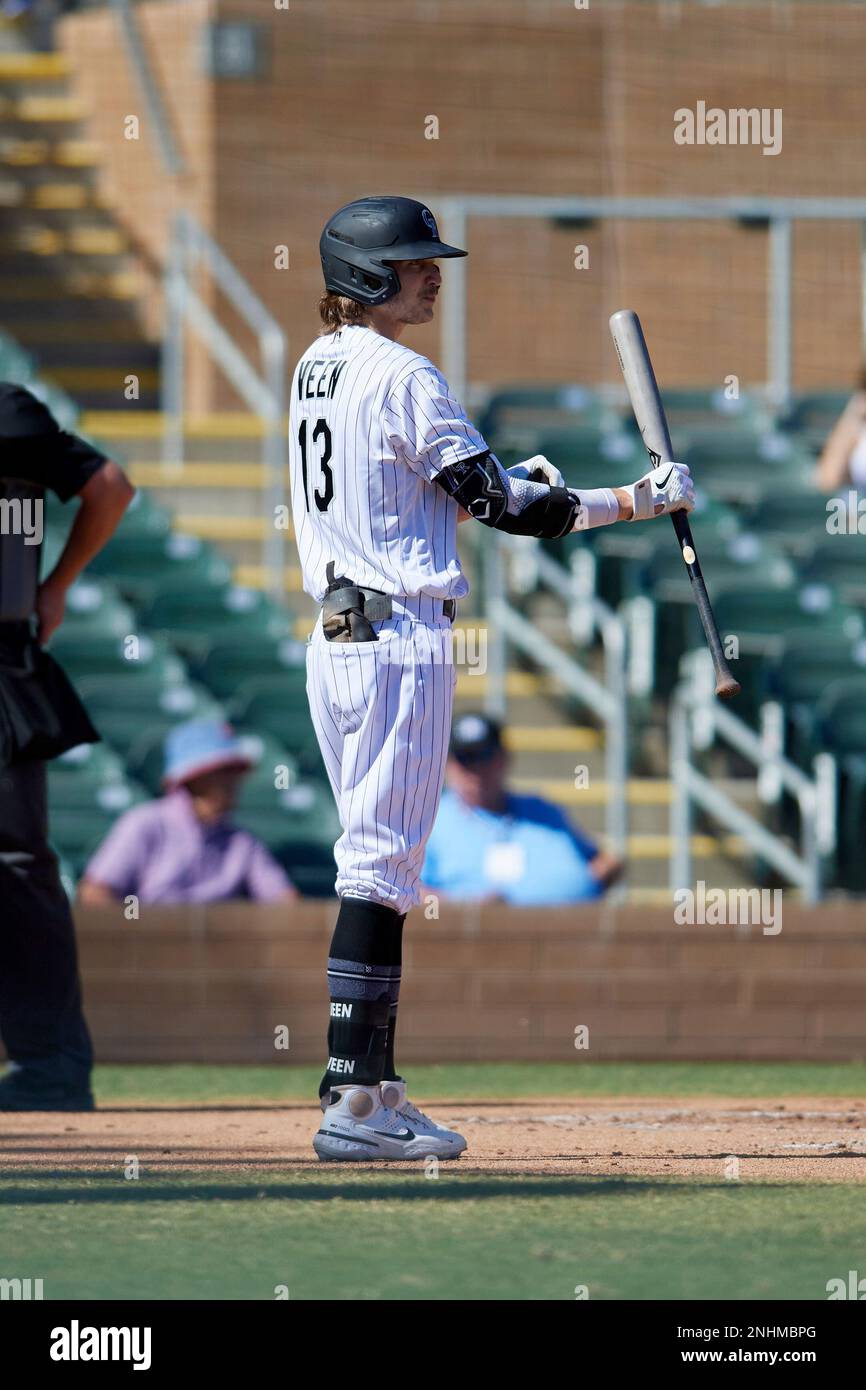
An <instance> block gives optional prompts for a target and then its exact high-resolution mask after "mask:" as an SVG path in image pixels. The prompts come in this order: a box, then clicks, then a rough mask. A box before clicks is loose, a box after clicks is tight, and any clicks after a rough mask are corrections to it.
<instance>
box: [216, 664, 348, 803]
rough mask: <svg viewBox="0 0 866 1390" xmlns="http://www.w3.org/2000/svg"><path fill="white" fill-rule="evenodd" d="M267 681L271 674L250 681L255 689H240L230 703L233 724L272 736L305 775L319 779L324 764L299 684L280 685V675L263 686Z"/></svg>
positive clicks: (243, 729) (242, 730) (244, 730)
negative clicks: (292, 687) (268, 684)
mask: <svg viewBox="0 0 866 1390" xmlns="http://www.w3.org/2000/svg"><path fill="white" fill-rule="evenodd" d="M270 680H271V678H270V677H263V678H261V681H257V682H253V684H254V685H259V687H260V688H259V689H256V691H254V692H253V691H249V692H246V694H243V691H242V692H239V695H238V696H236V699H234V701H232V702H231V705H229V717H231V721H232V724H234V726H235V727H236V728H238V731H239V733H242V734H260V735H263V737H265V735H268V737H271V738H274V739H275V741H277V742H278V744H281V745H282V746H284V748H285V749H286V752H289V753H291V755H292V756H293V758H295V759H296V762H297V766H299V769H300V771H302V773H303V776H304V777H309V778H313V780H317V781H321V780H322V778H324V776H325V773H324V766H322V760H321V753H320V751H318V742H317V739H316V731H314V728H313V723H311V720H310V709H309V705H307V699H306V691H304V689H303V687H302V685H297V687H296V688H295V689H293V691H292V689H291V687H286V685H285V684H282V678H281V677H279V678H278V684H277V685H274V687H270V688H263V687H265V685H267V681H270Z"/></svg>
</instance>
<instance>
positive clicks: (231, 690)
mask: <svg viewBox="0 0 866 1390" xmlns="http://www.w3.org/2000/svg"><path fill="white" fill-rule="evenodd" d="M305 664H306V644H305V643H303V642H299V641H297V640H296V639H295V638H293V637H286V638H283V639H282V640H281V641H277V642H266V641H262V640H261V638H259V637H258V636H251V637H249V638H247V637H243V636H241V635H240V634H238V635H237V636H236V637H233V638H231V639H229V640H226V641H223V640H221V639H220V640H217V641H215V642H212V643H211V645H210V647H209V648H208V650H207V651H206V653H205V654H204V656H203V657H202V658H201V659H200V660H199V661H196V662H194V663H193V667H192V669H193V673H194V675H195V677H196V679H197V680H199V681H201V683H202V685H206V686H207V688H208V690H212V691H213V693H214V694H215V695H217V696H219V698H220V699H228V698H229V697H230V696H233V695H236V694H237V692H238V690H239V689H240V687H241V686H242V685H243V684H244V682H245V681H248V680H251V679H253V678H258V677H260V676H278V675H280V674H281V672H283V671H284V670H286V669H287V668H289V669H291V670H297V669H298V668H303V667H305Z"/></svg>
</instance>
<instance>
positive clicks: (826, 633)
mask: <svg viewBox="0 0 866 1390" xmlns="http://www.w3.org/2000/svg"><path fill="white" fill-rule="evenodd" d="M0 364H5V370H6V373H7V374H12V372H13V371H16V370H17V371H18V372H19V373H20V374H21V376H22V377H24V378H25V379H27V380H28V384H30V385H31V387H34V388H35V389H36V390H37V392H38V393H39V394H42V395H44V396H45V397H46V398H47V399H49V403H50V404H51V405H52V408H53V409H56V410H58V411H59V412H60V413H61V414H62V416H63V419H64V423H67V424H73V423H75V422H76V420H77V419H78V418H79V417H78V413H77V409H76V406H75V404H74V402H73V401H72V400H71V399H70V398H69V397H68V396H66V395H65V394H64V393H63V392H61V391H59V390H58V389H57V388H49V387H46V386H45V384H44V383H42V382H40V381H39V379H38V377H35V376H34V364H33V359H32V358H31V357H30V356H29V354H27V353H25V352H23V351H22V350H21V349H20V348H18V347H17V345H16V344H15V343H14V341H12V340H11V339H8V338H4V339H2V341H0ZM843 403H844V398H843V397H842V396H841V395H840V394H839V393H829V392H825V393H820V394H817V395H816V393H810V394H808V395H805V396H803V397H802V398H799V399H796V400H795V401H794V403H793V405H792V407H791V408H790V409H789V410H788V411H786V412H785V414H784V415H783V416H779V417H778V418H777V417H774V416H773V415H772V414H771V413H770V412H768V411H767V409H766V408H765V407H764V406H763V405H762V404H761V403H760V402H758V401H757V400H755V399H752V398H750V397H748V396H746V397H744V398H743V399H742V400H737V401H733V402H732V401H730V400H728V399H727V397H726V396H725V395H724V393H722V392H719V391H713V390H709V389H707V390H695V389H683V390H680V391H676V390H675V391H671V392H667V393H666V405H667V407H668V413H669V416H670V422H671V430H672V433H673V435H674V439H675V447H676V449H677V452H678V453H679V455H680V456H681V457H682V458H683V459H684V460H685V461H687V462H689V464H690V466H691V467H692V468H693V472H694V475H695V477H696V478H697V480H698V485H699V507H698V510H697V512H696V515H695V518H694V524H695V529H696V533H697V535H698V536H699V538H700V548H701V559H702V565H703V568H704V572H705V575H706V578H707V581H708V584H709V587H710V591H711V594H712V595H713V599H714V605H715V608H716V613H717V617H718V620H719V625H720V629H721V631H722V633H723V636H725V635H729V636H733V637H736V640H737V643H738V657H737V660H738V666H737V674H738V677H739V679H740V680H741V683H742V685H743V694H742V696H741V699H740V701H739V702H738V713H739V714H741V716H743V717H744V718H746V719H748V720H749V721H750V722H753V723H754V722H755V721H756V720H757V719H758V717H759V712H760V708H761V705H762V703H763V702H764V701H766V700H769V699H772V700H775V701H778V702H779V703H781V705H782V706H783V710H784V728H785V744H786V752H787V754H788V755H789V756H790V757H792V758H793V759H794V760H795V761H796V762H798V763H799V765H801V766H802V767H803V768H804V769H806V770H808V769H809V768H810V766H811V760H812V758H813V757H814V756H815V754H816V752H819V751H822V750H823V751H831V752H834V753H835V754H837V755H838V757H839V790H840V796H841V803H840V826H841V828H842V833H840V849H839V857H838V863H837V865H836V866H835V868H836V872H835V880H834V881H835V882H836V884H837V885H838V886H840V887H843V888H851V889H856V888H857V886H858V885H859V884H860V882H861V879H862V878H863V877H864V876H863V872H862V870H860V869H859V865H858V855H857V852H856V842H855V838H854V830H853V827H854V825H855V824H856V818H857V816H858V815H859V813H860V810H861V809H862V808H863V806H864V805H866V771H864V769H866V737H864V740H863V746H862V747H861V746H860V743H859V742H858V741H857V740H858V738H859V731H860V729H861V721H858V717H857V714H856V707H857V699H858V698H859V697H860V696H862V693H863V687H862V686H861V685H858V684H857V679H858V678H860V679H862V674H861V673H864V674H866V667H864V665H863V656H864V651H866V648H864V645H863V640H864V639H863V632H864V623H863V620H864V610H866V582H864V581H863V578H862V572H863V566H862V554H863V541H862V540H861V538H860V536H859V535H852V536H848V537H845V538H844V539H840V537H838V536H830V535H829V534H828V530H827V524H826V523H827V511H826V506H825V499H824V498H823V497H822V495H821V494H820V493H818V492H817V491H816V490H815V489H814V487H813V486H812V484H811V474H812V471H813V468H814V456H815V451H816V448H817V447H818V446H819V445H820V443H821V440H822V439H823V437H824V435H825V434H826V430H827V429H828V428H829V427H830V426H831V425H832V423H833V419H834V418H835V416H834V412H835V411H838V410H839V409H840V408H841V406H842V404H843ZM481 425H482V428H483V429H484V430H485V432H486V437H487V438H488V439H489V440H490V442H491V444H492V446H493V447H494V449H495V450H496V451H497V453H498V455H499V457H500V458H501V459H502V461H503V462H505V463H510V462H512V461H514V459H516V458H518V457H520V458H525V457H527V456H529V455H531V454H533V453H544V454H546V456H547V457H549V458H551V459H552V460H553V461H554V462H556V463H557V464H558V466H559V467H560V468H562V470H563V472H564V473H565V474H566V477H567V479H568V481H569V482H570V483H583V484H584V485H589V486H599V485H602V484H604V483H608V484H609V483H611V482H619V481H621V480H622V479H624V478H626V477H629V476H633V475H635V474H636V473H638V472H639V471H641V469H642V466H643V459H644V454H643V449H642V445H641V442H640V440H639V438H638V437H637V435H636V432H635V430H634V427H633V424H632V419H631V415H630V412H629V411H627V410H626V409H625V408H624V406H623V405H622V404H621V403H620V402H618V401H617V402H615V403H612V402H611V400H610V399H608V398H605V397H602V396H601V395H600V394H598V393H596V392H594V391H592V390H590V389H588V388H586V387H584V386H578V385H571V386H569V385H562V384H560V385H554V386H549V387H539V386H536V385H533V386H526V387H521V386H512V387H508V388H506V389H503V390H502V391H497V392H494V393H493V394H492V395H491V397H490V399H489V400H488V402H487V405H486V408H485V410H484V412H483V415H482V417H481ZM77 427H78V428H79V429H80V428H81V425H80V424H78V425H77ZM112 452H113V453H114V454H115V456H117V453H118V451H117V449H116V448H112ZM210 481H213V480H209V482H210ZM159 497H160V501H157V500H155V497H154V494H153V492H151V491H150V490H149V489H148V488H146V487H145V488H141V489H140V490H139V493H138V495H137V497H136V501H135V504H134V505H133V506H132V507H131V508H130V510H129V513H128V515H127V516H126V517H125V518H124V521H123V522H122V524H121V527H120V530H119V531H118V534H117V536H116V537H115V538H114V540H113V541H112V542H111V543H110V544H109V545H108V546H107V547H106V548H105V550H104V551H103V552H102V553H101V554H100V556H99V557H98V558H97V560H96V561H95V562H94V564H93V565H92V566H91V568H90V570H89V571H88V573H87V574H86V575H85V576H83V577H82V578H81V579H80V580H79V581H78V583H77V584H76V585H75V586H74V588H73V590H72V592H71V593H70V597H69V605H68V613H67V619H66V622H65V623H64V626H63V628H62V629H61V630H60V632H59V633H58V634H57V636H56V638H55V639H54V641H53V643H52V650H53V651H54V652H55V654H56V655H57V657H58V659H60V660H61V661H62V663H63V664H64V666H65V667H66V669H67V670H68V671H69V673H70V675H71V676H72V677H73V679H74V680H75V681H76V682H77V684H78V687H79V689H80V690H81V692H82V694H83V696H84V697H85V699H86V700H87V703H88V706H89V708H90V710H91V712H92V714H93V717H94V719H95V721H96V723H97V725H98V727H99V728H100V730H101V731H102V733H103V735H104V737H105V739H106V743H105V744H104V745H103V746H102V747H101V749H100V750H98V751H96V750H91V751H90V754H89V755H88V756H87V757H84V756H83V755H82V756H81V757H80V758H78V759H75V758H73V759H71V760H62V762H61V763H60V764H58V765H57V767H56V768H55V769H54V770H53V771H52V779H51V785H52V796H53V798H54V806H55V807H56V813H55V814H54V820H53V826H54V830H53V833H54V840H55V844H56V846H57V849H58V851H59V853H60V855H61V859H62V862H63V864H64V865H65V867H66V871H67V873H68V874H71V875H72V876H73V877H74V876H75V875H76V874H79V873H80V872H81V869H82V867H83V864H84V862H86V858H87V855H88V854H89V853H90V852H91V851H92V849H93V847H94V846H95V844H96V843H97V842H98V840H99V838H100V836H101V835H102V834H104V833H105V830H106V829H107V828H108V826H109V825H110V824H111V822H112V820H113V818H114V817H115V816H116V815H117V814H118V812H119V811H121V810H122V809H125V808H126V807H127V806H130V805H133V804H135V802H136V801H137V800H140V799H142V798H143V797H145V796H147V795H154V794H157V793H158V791H159V775H160V766H161V746H162V739H163V737H164V735H165V732H166V731H167V729H169V728H170V727H171V725H172V724H173V723H175V722H177V721H178V720H181V719H185V718H189V717H192V716H196V715H200V714H207V715H217V716H219V717H224V718H226V719H230V720H231V721H232V722H233V723H234V724H235V725H236V726H237V727H238V729H239V730H240V731H241V733H242V734H243V735H244V736H245V737H248V738H251V739H252V740H254V741H256V742H257V746H258V747H259V748H260V749H261V750H262V754H263V763H262V768H261V769H260V771H259V772H258V773H257V774H255V775H254V776H252V777H251V778H250V780H249V783H248V785H247V787H246V788H245V791H244V795H243V799H242V802H241V806H240V808H239V819H240V821H241V823H242V824H244V825H246V826H247V827H248V828H250V829H252V830H255V831H256V833H259V834H261V836H262V838H263V839H264V840H265V841H266V842H267V843H268V845H269V846H270V848H271V849H272V850H274V852H275V853H276V854H277V855H278V856H279V857H280V859H281V860H282V862H283V863H285V864H286V865H287V867H288V868H289V871H290V872H291V873H292V874H293V876H294V877H295V878H296V881H298V883H299V886H302V887H303V888H304V890H305V891H307V892H313V893H322V894H327V893H329V892H330V891H331V890H332V884H333V867H332V865H333V861H332V856H331V846H332V844H333V840H334V838H335V836H336V834H337V833H339V827H338V826H337V825H336V819H335V815H334V811H333V802H332V800H331V797H330V792H329V789H328V787H327V783H326V781H325V775H324V769H323V767H322V764H321V759H320V756H319V753H318V749H317V747H316V742H315V738H314V735H313V730H312V726H311V724H310V719H309V713H308V710H307V703H306V696H305V670H304V654H303V644H302V642H299V641H298V640H297V636H296V623H295V619H294V615H293V613H292V612H290V611H289V610H288V609H285V608H283V607H282V606H281V605H279V604H277V603H276V602H275V601H274V600H272V599H271V598H269V597H268V596H267V595H266V594H264V593H263V592H261V590H260V589H259V588H256V587H250V585H249V584H239V583H237V582H236V579H237V576H238V574H239V573H241V574H242V575H244V569H243V567H242V566H238V565H237V564H235V565H234V566H233V565H232V563H231V561H230V559H229V558H227V556H226V554H225V553H223V552H222V551H221V549H220V547H219V546H218V545H215V544H214V543H212V542H211V541H210V540H208V539H207V538H206V537H204V536H202V535H191V534H188V533H187V532H185V531H183V530H182V529H179V528H178V525H177V520H176V517H174V516H173V515H172V511H171V510H170V509H169V507H167V506H165V505H163V504H162V503H163V501H164V497H165V492H164V490H163V491H161V492H160V493H159ZM67 526H68V519H67V517H64V515H63V512H62V509H61V508H60V507H59V506H56V505H55V504H53V503H50V504H49V506H48V508H47V531H46V544H45V551H46V554H45V557H44V564H45V566H49V565H50V564H51V562H52V560H53V558H54V557H55V556H56V554H57V553H59V548H60V546H61V545H62V543H63V537H64V535H65V532H66V527H67ZM580 543H581V545H584V546H586V547H588V548H589V549H591V551H592V554H593V556H594V559H595V583H596V588H597V592H598V594H599V595H600V596H601V597H602V598H604V599H605V600H606V601H607V602H608V603H609V604H611V605H612V606H613V607H615V608H616V607H618V606H619V605H620V604H621V603H623V602H625V601H627V600H629V599H631V598H634V597H636V596H641V597H645V598H648V599H649V600H650V601H651V602H652V604H653V606H654V611H655V623H654V627H655V689H656V693H657V695H659V696H661V697H662V698H664V697H665V696H666V695H667V694H669V692H670V690H671V689H672V687H673V686H674V684H675V683H676V681H677V679H678V675H679V668H680V661H681V658H682V657H683V655H684V654H685V653H686V652H687V651H688V650H689V649H691V648H692V647H694V646H699V645H700V644H701V641H702V638H701V635H700V630H699V627H698V624H697V622H696V615H695V611H694V606H693V604H692V602H691V596H690V592H689V586H688V584H687V581H686V578H685V576H684V573H683V570H682V565H681V562H680V560H679V557H678V556H677V554H676V551H675V550H674V549H673V547H672V545H671V542H670V537H668V536H667V535H666V534H662V535H659V534H655V533H652V534H651V533H649V532H647V531H643V530H641V529H640V528H636V529H635V530H634V531H632V530H631V529H630V528H616V529H614V530H611V531H607V532H605V531H601V532H596V533H590V534H589V535H587V536H585V537H582V538H581V542H580ZM551 553H553V554H555V555H556V556H557V558H560V559H561V558H562V556H561V553H560V551H559V549H558V548H556V547H551ZM250 568H251V567H250V566H247V567H246V570H247V571H249V570H250ZM244 577H246V575H244ZM816 632H817V637H816ZM130 637H133V638H134V640H133V641H132V643H131V644H130ZM852 681H853V682H854V683H853V685H852V684H851V682H852ZM479 690H480V687H479ZM862 724H863V728H864V729H866V719H864V720H863V721H862ZM637 732H638V738H640V736H641V731H640V728H638V731H637ZM855 735H856V737H855ZM852 740H853V741H852ZM843 749H844V753H845V756H844V757H843V756H842V755H841V754H842V750H843ZM277 765H279V766H280V767H281V768H283V769H284V770H285V773H284V777H285V782H286V785H284V786H281V787H276V786H275V785H274V778H273V775H272V772H271V769H272V768H273V767H274V766H277ZM846 835H847V837H848V838H847V840H846V838H845V836H846Z"/></svg>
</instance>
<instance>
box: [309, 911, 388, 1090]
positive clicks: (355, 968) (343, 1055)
mask: <svg viewBox="0 0 866 1390" xmlns="http://www.w3.org/2000/svg"><path fill="white" fill-rule="evenodd" d="M403 922H404V917H403V916H401V915H400V914H399V913H397V912H394V910H393V909H392V908H390V907H386V906H385V904H384V903H377V902H371V901H370V900H368V899H365V898H342V899H341V900H340V911H339V914H338V916H337V925H336V926H335V928H334V935H333V937H332V940H331V950H330V954H329V958H328V992H329V995H330V1000H331V1021H330V1025H329V1027H328V1068H327V1071H326V1072H325V1075H324V1076H323V1077H322V1083H321V1085H320V1087H319V1095H324V1094H325V1093H326V1092H327V1091H328V1090H330V1088H331V1087H332V1086H345V1085H346V1084H347V1083H348V1082H351V1081H355V1082H357V1083H358V1084H359V1085H361V1086H375V1085H376V1084H377V1083H378V1082H379V1081H381V1080H382V1079H383V1077H384V1075H385V1063H386V1053H388V1042H389V1038H390V1040H391V1047H390V1054H389V1055H390V1058H391V1062H392V1067H393V1027H392V1025H391V1022H390V1020H391V1014H392V1005H393V1011H394V1017H395V1018H396V1002H397V994H398V993H399V989H400V959H401V954H402V935H403Z"/></svg>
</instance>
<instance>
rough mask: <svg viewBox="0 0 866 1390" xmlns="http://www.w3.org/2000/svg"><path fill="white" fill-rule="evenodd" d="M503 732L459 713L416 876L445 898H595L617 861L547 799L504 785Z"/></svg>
mask: <svg viewBox="0 0 866 1390" xmlns="http://www.w3.org/2000/svg"><path fill="white" fill-rule="evenodd" d="M507 772H508V754H507V752H506V750H505V748H504V747H503V744H502V730H501V729H500V727H499V725H498V724H497V723H495V722H494V720H492V719H488V718H487V716H486V715H481V714H464V715H462V716H461V717H460V718H458V719H457V721H456V723H455V724H454V728H453V730H452V735H451V747H450V749H449V756H448V764H447V771H446V787H445V791H444V792H443V794H442V801H441V803H440V806H439V813H438V815H437V817H436V823H435V825H434V827H433V832H432V834H431V836H430V839H429V841H428V842H427V857H426V860H425V863H424V872H423V875H422V879H423V882H424V884H425V886H426V887H428V888H429V889H430V890H431V891H432V892H435V893H439V894H441V896H442V897H444V898H452V899H461V900H464V901H466V900H472V901H498V902H506V903H510V904H512V905H514V906H519V907H539V906H550V905H555V904H562V903H574V902H587V901H591V900H592V899H594V898H599V897H601V896H602V894H603V893H604V891H605V889H606V888H607V887H608V886H609V885H610V884H611V883H612V882H613V881H614V879H615V878H617V877H618V875H619V874H620V872H621V871H622V864H621V863H620V861H619V860H618V859H616V858H615V857H614V856H613V855H611V854H606V853H604V852H603V851H601V850H599V848H598V847H597V845H595V844H594V843H593V841H592V840H591V839H590V838H589V837H588V836H587V835H585V834H584V833H583V832H582V831H580V830H576V829H575V828H574V826H572V825H571V824H570V823H569V821H568V819H567V817H566V816H565V815H564V814H563V812H562V811H561V810H560V809H559V807H558V806H554V805H553V804H552V803H551V802H549V801H544V800H543V799H542V798H541V797H539V796H522V795H518V794H516V793H513V792H509V791H508V789H507V787H506V776H507Z"/></svg>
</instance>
